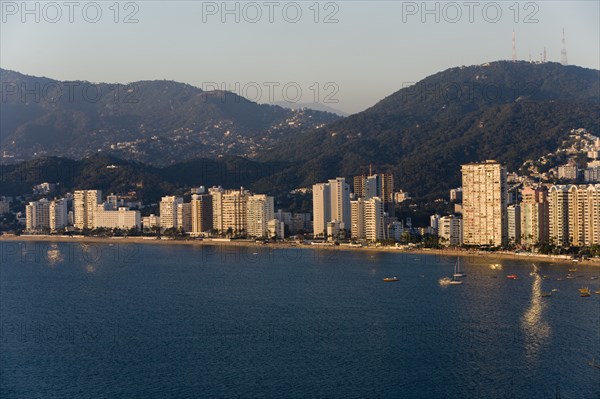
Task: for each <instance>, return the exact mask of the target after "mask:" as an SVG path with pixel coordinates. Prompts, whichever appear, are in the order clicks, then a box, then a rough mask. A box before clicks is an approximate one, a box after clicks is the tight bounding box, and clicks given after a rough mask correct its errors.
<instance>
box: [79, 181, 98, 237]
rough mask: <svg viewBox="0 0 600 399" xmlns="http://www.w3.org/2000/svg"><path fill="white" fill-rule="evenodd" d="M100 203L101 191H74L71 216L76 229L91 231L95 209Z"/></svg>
mask: <svg viewBox="0 0 600 399" xmlns="http://www.w3.org/2000/svg"><path fill="white" fill-rule="evenodd" d="M100 203H102V190H76V191H75V193H74V194H73V214H74V225H75V228H76V229H80V230H82V229H93V228H94V219H95V215H96V208H97V207H98V204H100Z"/></svg>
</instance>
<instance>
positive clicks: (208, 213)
mask: <svg viewBox="0 0 600 399" xmlns="http://www.w3.org/2000/svg"><path fill="white" fill-rule="evenodd" d="M192 192H193V194H192V197H191V200H190V202H184V199H183V198H182V197H177V196H165V197H163V198H162V199H161V201H160V216H156V215H150V216H147V217H145V218H143V220H142V224H143V226H144V229H150V230H152V229H154V230H161V231H165V230H167V229H176V230H178V231H180V232H182V233H186V234H189V235H191V236H207V235H226V236H229V237H234V236H235V237H267V238H280V239H281V238H285V235H286V231H287V232H288V233H290V234H295V233H297V232H304V231H307V230H309V229H310V227H311V226H310V214H308V213H296V214H293V213H291V212H283V211H281V210H278V211H277V212H275V206H274V198H273V197H271V196H268V195H265V194H253V193H251V192H250V191H248V190H245V189H244V188H243V187H242V188H240V189H239V190H226V189H223V188H222V187H212V188H209V189H208V193H205V192H204V189H203V188H202V189H201V190H193V191H192Z"/></svg>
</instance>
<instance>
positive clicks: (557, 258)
mask: <svg viewBox="0 0 600 399" xmlns="http://www.w3.org/2000/svg"><path fill="white" fill-rule="evenodd" d="M1 242H42V243H51V242H61V243H78V244H118V245H132V244H140V245H187V246H218V247H223V248H227V247H229V248H230V247H238V248H244V249H245V251H248V252H249V251H264V250H266V249H268V250H277V249H280V250H292V249H293V250H297V249H311V250H318V251H355V252H361V253H365V252H367V253H382V252H385V253H397V254H404V255H413V256H417V255H428V256H434V257H456V256H460V257H462V258H466V259H468V260H469V261H470V262H472V263H476V264H477V263H481V264H494V263H498V262H501V261H503V260H511V261H522V262H552V263H562V264H572V263H573V261H572V260H571V259H570V258H567V257H566V256H565V255H552V256H550V255H542V254H532V253H528V252H519V253H516V252H505V251H503V252H484V251H473V250H471V251H467V250H457V249H454V248H447V249H431V248H409V249H406V248H401V247H389V246H385V247H360V246H349V245H343V244H342V245H310V244H297V243H281V242H280V243H268V244H262V243H260V242H258V243H257V242H255V241H253V240H231V241H227V240H219V239H216V240H212V239H204V240H195V239H187V240H175V239H165V238H163V239H160V240H159V239H156V238H153V237H152V238H144V237H83V236H73V237H70V236H57V235H21V236H14V235H2V236H0V243H1ZM577 264H579V265H582V266H583V265H585V266H600V259H599V258H594V259H589V260H584V261H579V262H578V263H577Z"/></svg>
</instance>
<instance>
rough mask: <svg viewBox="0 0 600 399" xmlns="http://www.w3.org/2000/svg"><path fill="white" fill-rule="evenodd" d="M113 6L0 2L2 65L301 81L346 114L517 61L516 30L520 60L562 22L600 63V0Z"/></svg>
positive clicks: (288, 88)
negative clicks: (450, 76)
mask: <svg viewBox="0 0 600 399" xmlns="http://www.w3.org/2000/svg"><path fill="white" fill-rule="evenodd" d="M114 3H115V2H114V1H98V2H96V3H94V2H87V1H82V2H73V5H72V6H71V5H67V4H65V3H64V2H63V1H57V2H54V3H49V2H27V5H26V6H27V9H28V10H29V11H30V12H29V13H27V11H26V10H25V9H24V7H23V3H22V2H21V1H4V0H1V1H0V5H1V8H0V10H1V21H0V23H1V30H0V66H1V67H2V68H6V69H12V70H16V71H19V72H22V73H26V74H31V75H38V76H47V77H51V78H56V79H60V80H78V79H81V80H89V81H92V82H121V83H127V82H131V81H136V80H146V79H169V80H176V81H181V82H185V83H190V84H192V85H195V86H198V87H203V88H205V89H209V88H211V87H213V86H214V84H213V83H216V84H218V85H224V86H223V87H224V88H225V89H228V90H232V91H235V92H237V93H238V94H242V95H246V96H247V97H250V98H251V99H254V100H256V101H258V102H270V100H276V101H280V100H284V99H288V100H295V99H296V98H297V97H298V95H297V91H298V90H300V91H301V93H302V98H301V100H300V101H304V102H312V101H314V100H315V99H316V100H319V101H320V102H326V103H328V104H327V105H329V106H332V107H334V108H337V109H341V110H343V111H346V112H349V113H353V112H358V111H361V110H363V109H365V108H367V107H370V106H372V105H374V104H375V103H376V102H377V101H379V100H380V99H382V98H383V97H385V96H387V95H389V94H391V93H393V92H395V91H397V90H398V89H400V88H402V86H403V85H405V84H407V83H409V82H415V81H418V80H420V79H422V78H424V77H426V76H428V75H430V74H432V73H435V72H438V71H441V70H444V69H446V68H449V67H453V66H458V65H471V64H480V63H483V62H486V61H493V60H499V59H511V57H512V50H511V36H512V31H513V29H514V30H515V32H516V35H517V56H518V58H519V59H528V58H529V51H530V50H531V53H532V56H533V58H535V59H539V55H540V53H541V52H542V51H543V48H544V46H546V48H547V53H548V60H549V61H559V60H560V50H561V38H562V29H563V27H564V29H565V32H566V40H567V50H568V58H569V63H570V64H575V65H580V66H584V67H588V68H595V69H600V53H599V48H600V43H599V37H600V31H599V22H598V21H599V20H600V7H599V3H600V2H598V1H538V2H518V3H516V5H515V2H513V1H498V2H490V1H481V2H477V1H475V2H471V3H469V2H463V1H458V2H428V3H427V4H426V8H427V9H428V10H430V11H431V12H430V13H428V14H427V13H425V11H426V10H424V7H422V2H420V1H419V2H401V1H336V2H318V3H317V2H315V1H297V2H278V1H272V2H268V1H265V2H263V1H257V2H228V3H227V4H226V5H225V6H223V3H222V2H220V1H219V2H202V1H181V2H174V1H169V2H167V1H136V2H119V3H118V7H115V6H114ZM225 8H227V10H231V11H232V12H231V13H229V14H228V13H227V10H226V9H225ZM117 10H118V13H117ZM98 11H100V12H101V15H100V14H98ZM517 11H518V12H517ZM128 16H129V18H128ZM36 18H38V19H39V21H36ZM236 18H237V19H238V20H239V21H236ZM436 18H437V19H438V21H436ZM115 19H116V21H117V22H115ZM223 19H224V21H223ZM423 19H424V20H423ZM71 20H72V21H71ZM126 20H127V21H129V22H130V23H125V22H126ZM135 20H137V22H136V21H135ZM94 21H96V22H94ZM326 22H328V23H326ZM257 87H258V88H260V90H261V92H260V93H259V91H258V90H257ZM284 87H285V90H284ZM272 96H273V97H274V98H271V97H272ZM284 96H285V97H284ZM335 101H339V102H338V103H336V102H335Z"/></svg>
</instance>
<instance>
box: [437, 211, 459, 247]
mask: <svg viewBox="0 0 600 399" xmlns="http://www.w3.org/2000/svg"><path fill="white" fill-rule="evenodd" d="M438 236H439V237H440V238H443V240H442V243H443V244H444V245H446V246H459V245H462V243H463V223H462V219H460V218H457V217H456V216H453V215H450V216H443V217H441V218H440V220H439V224H438Z"/></svg>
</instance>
